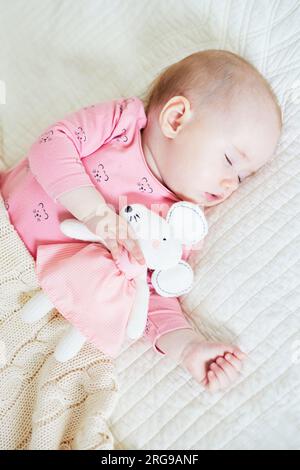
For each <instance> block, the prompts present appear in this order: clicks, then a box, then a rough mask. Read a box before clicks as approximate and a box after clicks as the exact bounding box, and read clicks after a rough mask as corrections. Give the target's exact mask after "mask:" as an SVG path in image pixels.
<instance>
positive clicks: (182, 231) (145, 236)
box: [21, 201, 208, 362]
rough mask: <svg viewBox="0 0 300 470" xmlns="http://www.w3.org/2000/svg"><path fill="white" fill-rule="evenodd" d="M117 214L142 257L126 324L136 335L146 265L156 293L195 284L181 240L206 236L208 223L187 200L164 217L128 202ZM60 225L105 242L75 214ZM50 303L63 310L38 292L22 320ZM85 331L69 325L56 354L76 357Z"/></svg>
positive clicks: (173, 293)
mask: <svg viewBox="0 0 300 470" xmlns="http://www.w3.org/2000/svg"><path fill="white" fill-rule="evenodd" d="M120 215H121V216H122V217H124V218H125V220H127V222H128V224H130V226H131V227H132V228H133V230H134V232H135V234H136V237H137V240H138V242H139V245H140V247H141V250H142V252H143V255H144V259H145V265H139V272H138V274H137V275H136V276H135V277H134V279H133V281H134V286H135V296H134V302H133V304H132V308H131V311H130V313H129V316H128V321H127V324H126V334H127V336H128V337H129V338H131V339H138V338H139V337H141V336H142V334H143V331H144V329H145V326H146V321H147V314H148V303H149V286H148V283H147V273H148V269H150V270H153V272H152V275H151V283H152V285H153V287H154V289H155V291H156V292H157V293H158V294H159V295H161V296H164V297H178V296H180V295H183V294H186V293H187V292H189V291H190V290H191V288H192V286H193V270H192V268H191V266H190V265H189V264H188V263H187V262H186V261H184V260H182V259H181V258H182V254H183V245H185V246H186V247H188V248H190V247H192V246H193V245H195V244H196V243H198V242H199V241H200V240H202V239H203V238H204V237H205V236H206V235H207V232H208V224H207V221H206V218H205V216H204V213H203V211H202V210H201V209H200V208H199V206H197V205H196V204H193V203H190V202H187V201H180V202H177V203H174V204H173V205H172V206H171V207H170V208H169V210H168V212H167V215H166V218H165V219H164V218H163V217H160V216H159V215H158V214H157V213H155V212H153V211H150V210H149V209H148V208H147V207H146V206H144V205H142V204H131V205H126V206H124V207H123V208H122V209H121V211H120ZM60 229H61V231H62V232H63V233H64V235H66V236H67V237H70V238H72V239H77V240H81V241H85V242H98V243H101V244H103V245H104V246H106V244H105V241H104V240H103V239H102V238H101V237H99V236H97V235H95V234H94V233H92V232H91V231H90V230H89V229H88V228H87V227H86V226H85V225H84V224H83V223H82V222H80V221H78V220H77V219H66V220H64V221H63V222H61V224H60ZM46 248H47V247H46ZM53 308H58V310H59V311H60V312H61V313H62V314H64V312H63V311H62V309H61V308H60V306H57V305H55V303H53V302H52V301H51V300H50V299H49V297H48V296H47V295H46V293H45V292H43V291H41V292H39V293H38V294H36V295H35V296H34V297H33V298H32V299H31V300H30V301H29V302H27V303H26V305H25V306H24V307H23V309H22V312H21V315H22V319H23V320H24V322H26V323H33V322H35V321H37V320H39V319H40V318H42V317H43V316H44V315H46V314H47V313H48V312H49V311H50V310H52V309H53ZM84 333H85V332H83V331H80V329H78V328H76V327H75V326H74V325H71V326H70V328H69V331H68V333H67V334H66V335H64V336H63V338H62V339H61V341H60V342H59V343H58V345H57V347H56V349H55V351H54V355H55V358H56V359H57V360H58V361H60V362H65V361H66V360H68V359H70V358H72V357H74V356H75V355H76V354H77V352H78V351H79V350H80V349H81V347H82V346H83V344H84V343H85V341H86V340H88V335H85V334H84Z"/></svg>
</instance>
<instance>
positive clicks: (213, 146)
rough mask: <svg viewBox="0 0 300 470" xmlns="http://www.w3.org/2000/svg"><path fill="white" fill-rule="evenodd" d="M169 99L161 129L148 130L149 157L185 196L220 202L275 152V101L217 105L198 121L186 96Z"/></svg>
mask: <svg viewBox="0 0 300 470" xmlns="http://www.w3.org/2000/svg"><path fill="white" fill-rule="evenodd" d="M172 100H173V101H172ZM168 103H169V106H167V107H166V106H165V107H164V110H163V111H162V112H161V113H160V118H159V131H156V132H155V131H153V132H152V133H151V130H149V133H148V134H147V133H146V134H145V143H144V146H145V156H147V155H148V157H149V159H150V162H149V163H150V166H151V158H152V159H153V160H154V162H155V165H156V169H157V171H158V172H159V174H160V177H161V179H162V182H163V183H164V184H165V185H166V186H167V187H168V188H169V189H170V190H171V191H173V192H174V193H175V194H176V195H178V196H179V197H180V198H181V199H184V200H190V201H192V202H195V203H197V204H199V205H201V206H205V207H210V206H213V205H216V204H219V203H220V202H222V201H224V200H225V199H227V198H228V197H229V196H230V195H231V194H232V193H233V192H234V191H235V190H236V189H237V188H238V187H239V184H241V183H242V182H243V181H244V180H245V179H246V178H247V177H248V176H250V175H251V174H252V173H253V172H255V171H257V170H258V169H259V168H261V167H262V166H263V165H264V164H265V163H266V162H267V161H268V160H269V159H270V158H271V156H272V155H273V153H274V151H275V148H276V145H277V143H278V140H279V137H280V128H279V122H278V117H277V115H276V113H275V111H274V108H273V106H272V105H271V104H268V103H266V102H264V103H254V102H252V103H251V102H250V103H246V102H242V100H241V102H240V103H239V105H238V106H237V108H236V109H235V110H234V111H233V110H228V111H226V112H222V111H216V110H214V112H207V113H206V114H205V115H204V116H200V117H198V120H197V121H196V120H192V119H191V114H190V108H189V101H188V100H186V99H185V98H184V97H173V98H172V99H171V100H169V102H168ZM150 126H151V122H150ZM180 126H181V128H180ZM176 129H177V131H176ZM147 136H148V141H147ZM150 136H151V138H150ZM154 162H152V164H154ZM153 168H154V167H153ZM153 168H152V169H153ZM207 193H208V194H207ZM212 195H216V196H212Z"/></svg>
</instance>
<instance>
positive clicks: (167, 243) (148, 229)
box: [120, 204, 182, 269]
mask: <svg viewBox="0 0 300 470" xmlns="http://www.w3.org/2000/svg"><path fill="white" fill-rule="evenodd" d="M120 215H121V216H122V217H123V218H125V219H126V220H127V222H128V223H129V225H130V226H131V227H132V228H133V230H134V232H135V234H136V236H137V238H138V240H139V245H140V247H141V250H142V252H143V255H144V257H145V261H146V264H147V266H148V268H149V269H157V268H160V269H168V268H171V267H172V266H175V265H176V264H178V262H179V260H180V259H181V257H182V243H181V242H180V241H179V240H175V239H174V238H173V237H172V234H171V230H170V225H169V224H168V223H167V221H166V220H165V219H163V218H162V217H160V216H159V215H157V214H156V213H155V212H153V211H150V210H149V209H148V208H147V207H145V206H143V205H141V204H131V205H127V206H124V207H123V208H122V209H121V211H120Z"/></svg>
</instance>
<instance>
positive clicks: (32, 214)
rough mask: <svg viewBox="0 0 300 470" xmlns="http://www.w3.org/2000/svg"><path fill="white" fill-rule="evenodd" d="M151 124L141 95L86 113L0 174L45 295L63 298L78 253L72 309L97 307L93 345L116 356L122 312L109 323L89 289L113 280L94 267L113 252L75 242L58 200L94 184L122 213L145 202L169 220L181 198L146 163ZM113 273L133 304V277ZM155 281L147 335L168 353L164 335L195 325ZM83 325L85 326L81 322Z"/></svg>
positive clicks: (50, 132)
mask: <svg viewBox="0 0 300 470" xmlns="http://www.w3.org/2000/svg"><path fill="white" fill-rule="evenodd" d="M146 123H147V117H146V114H145V111H144V107H143V103H142V101H141V100H140V99H139V98H137V97H130V98H127V99H126V98H120V99H116V100H111V101H106V102H100V103H97V104H93V105H91V106H87V107H84V108H81V109H79V110H78V111H76V112H74V113H71V114H69V115H67V116H66V117H65V118H64V119H62V120H60V121H57V122H56V123H55V124H53V125H50V126H49V127H48V128H47V129H46V130H45V131H44V132H43V133H42V134H41V135H40V136H39V137H38V138H37V140H36V141H35V142H34V143H33V145H32V146H31V147H30V149H29V152H28V154H27V156H26V157H25V158H24V159H22V160H21V161H20V162H18V163H17V164H16V165H15V166H13V167H12V168H10V169H9V170H7V171H5V172H2V173H0V189H1V193H2V197H3V199H4V202H5V207H6V209H7V211H8V214H9V218H10V221H11V223H12V224H13V225H14V227H15V229H16V231H17V233H18V234H19V236H20V238H21V239H22V240H23V242H24V244H25V246H26V247H27V249H28V251H29V252H30V253H31V255H32V256H33V258H34V259H35V260H36V261H37V262H38V265H37V272H38V274H39V276H40V275H41V273H43V275H44V282H45V286H46V285H47V286H48V290H47V289H46V292H47V293H49V292H50V291H52V293H54V292H55V295H56V297H59V296H60V297H61V298H63V291H61V292H58V290H56V289H57V287H56V286H57V281H58V279H60V281H61V278H60V277H59V276H60V275H61V274H63V272H64V269H65V266H66V263H67V261H68V259H67V254H68V255H70V253H71V254H72V256H73V259H72V261H73V264H70V269H69V271H68V282H67V283H66V276H65V278H64V281H65V285H66V284H68V285H70V276H71V277H72V285H73V288H74V289H75V286H77V291H76V295H75V292H74V290H73V291H72V292H70V295H71V297H70V301H69V303H68V308H69V311H70V306H71V305H72V303H73V305H74V298H75V297H76V302H77V304H79V303H80V301H81V303H82V308H84V310H85V311H87V310H89V311H91V312H92V311H93V309H94V310H95V308H96V307H97V309H98V311H97V315H98V317H99V319H100V320H101V321H100V323H98V324H97V325H96V326H97V328H96V330H97V331H94V335H93V337H94V341H93V342H94V344H95V345H97V347H99V349H101V347H102V345H103V344H104V338H105V345H104V347H103V348H102V350H103V351H106V352H108V354H111V355H113V356H115V355H116V354H117V352H118V350H119V347H120V344H121V339H120V335H119V336H118V334H117V325H118V321H120V318H119V317H120V313H119V314H118V315H119V317H118V315H117V313H116V316H115V317H114V322H115V323H112V324H109V323H108V324H107V323H106V320H105V319H106V316H107V315H108V312H106V311H105V308H104V309H103V313H102V312H101V314H100V313H99V309H100V310H101V306H100V302H101V298H100V297H99V299H95V298H93V299H91V298H88V294H87V290H86V289H90V285H91V278H92V276H94V289H98V287H99V286H100V285H103V283H105V282H108V281H107V278H105V279H104V278H102V279H101V275H100V273H99V269H98V267H96V263H95V259H96V258H97V257H96V251H97V250H98V251H97V253H99V250H100V252H101V254H103V253H105V251H106V254H107V250H106V249H104V247H103V246H101V245H99V244H95V243H87V242H78V240H77V241H72V239H70V238H68V237H66V236H65V235H64V234H63V233H62V232H61V231H60V228H59V224H60V222H61V221H63V220H64V219H66V218H70V217H71V218H72V217H73V215H72V214H70V212H69V211H68V210H66V209H65V208H64V207H63V206H62V205H60V204H59V202H58V201H57V198H58V197H59V196H60V195H61V194H63V193H65V192H67V191H69V190H71V189H74V188H77V187H80V186H94V187H96V188H97V189H98V190H99V191H100V193H101V194H102V195H103V197H104V198H105V200H106V202H107V203H108V204H111V205H112V206H113V207H114V209H115V210H116V212H117V213H119V210H120V208H121V207H122V206H123V205H124V204H125V203H126V204H130V203H141V204H144V205H145V206H147V207H148V208H149V209H151V210H157V211H160V214H161V215H162V216H165V215H166V213H167V211H168V208H169V207H170V205H171V204H173V203H174V202H177V201H179V199H178V198H177V197H176V196H175V194H174V193H172V192H171V191H170V190H169V189H167V188H166V187H165V186H164V185H163V184H162V183H161V182H160V181H159V180H158V179H157V178H156V177H155V175H154V174H153V173H152V172H151V170H150V168H149V166H148V164H147V162H146V159H145V156H144V153H143V149H142V145H141V129H143V128H144V127H145V126H146ZM95 250H96V251H95ZM58 253H60V257H61V258H60V261H61V263H60V266H64V268H63V269H62V270H61V271H60V273H61V274H58V271H59V269H58V268H59V263H58V262H57V263H56V265H55V270H54V269H53V266H54V264H53V259H56V260H58V258H57V254H58ZM108 253H109V252H108ZM93 254H94V256H93ZM188 254H189V253H188V250H184V256H183V259H187V257H188ZM109 255H110V253H109ZM64 257H66V258H65V259H64ZM124 257H125V258H126V254H125V253H124V256H123V258H124ZM125 258H124V259H125ZM108 259H109V260H108ZM50 260H51V262H50ZM62 260H63V263H62ZM102 261H103V263H112V260H111V257H110V256H108V257H107V256H106V255H104V256H103V260H102ZM76 263H77V264H76ZM82 263H84V268H83V269H84V271H85V276H84V277H83V276H81V275H80V273H78V269H77V271H76V267H80V266H81V268H82V267H83V264H82ZM87 265H88V271H89V275H90V278H89V281H88V280H87V279H88V276H87V275H86V269H87V268H86V266H87ZM97 266H98V264H97ZM124 266H125V267H126V268H125V270H126V269H129V271H130V268H129V265H128V263H126V260H125V264H124ZM110 267H111V265H110ZM72 270H73V271H72ZM45 273H47V275H46V274H45ZM114 275H115V281H116V280H117V281H116V282H117V284H118V289H119V290H120V291H122V292H123V294H124V302H125V300H126V296H127V298H128V299H130V296H131V294H132V286H131V284H130V283H129V284H128V280H130V279H131V277H130V274H129V275H128V276H127V278H126V277H125V278H124V276H123V284H122V282H120V279H117V278H118V270H117V271H116V272H114ZM124 279H125V280H126V281H127V284H126V282H124ZM148 280H149V286H150V293H151V295H150V305H149V312H148V319H147V325H146V328H145V332H144V337H146V338H148V339H149V340H150V341H151V343H152V345H153V349H154V351H156V352H157V353H159V354H161V355H164V352H163V351H161V350H160V349H159V348H158V347H157V346H156V341H157V339H158V337H159V336H161V335H162V334H164V333H166V332H168V331H172V330H176V329H180V328H189V329H192V327H191V326H190V324H189V323H188V322H187V320H186V318H185V316H184V314H183V312H182V309H181V306H180V303H179V301H178V299H177V298H165V297H161V296H159V295H158V294H156V292H155V291H154V289H153V288H152V286H151V285H150V284H151V283H150V274H149V275H148ZM96 284H97V285H98V287H97V288H96V287H95V286H96ZM79 286H80V287H79ZM42 287H43V288H44V286H43V285H42ZM102 291H103V289H102ZM90 292H91V293H92V291H91V290H90ZM93 292H95V291H93ZM80 299H81V300H80ZM87 299H88V301H87ZM107 300H109V301H111V300H112V301H113V299H107ZM95 304H97V305H96V307H95ZM55 305H56V304H55ZM107 305H109V303H108V304H107ZM121 305H122V304H121ZM83 306H84V307H83ZM117 306H118V309H117ZM111 309H112V310H113V309H114V310H115V311H116V312H117V310H120V308H119V305H117V304H116V305H115V306H114V307H113V306H112V305H111V306H110V307H109V311H111ZM63 314H64V313H63ZM70 315H71V311H70ZM109 315H110V313H109ZM64 316H66V317H68V316H67V315H64ZM87 317H88V315H87ZM118 318H119V319H118ZM69 319H71V318H69ZM76 321H77V323H78V325H79V323H80V321H79V319H77V320H76ZM76 321H75V322H74V323H76ZM122 321H123V330H124V328H125V326H126V321H127V319H126V318H125V320H124V318H123V320H122ZM101 322H102V323H101ZM101 326H102V327H101ZM104 327H105V334H104V333H103V328H104ZM82 330H84V327H83V328H82ZM100 330H101V331H102V333H100V332H99V331H100ZM109 344H110V345H111V346H110V347H109ZM113 345H115V346H113Z"/></svg>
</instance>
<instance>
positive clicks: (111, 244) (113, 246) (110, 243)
mask: <svg viewBox="0 0 300 470" xmlns="http://www.w3.org/2000/svg"><path fill="white" fill-rule="evenodd" d="M105 243H106V245H107V248H108V249H109V251H110V252H111V255H112V257H113V259H114V260H115V261H116V260H117V259H118V257H119V254H120V248H119V245H118V242H117V241H116V240H114V239H113V238H107V239H105Z"/></svg>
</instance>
